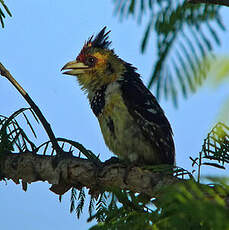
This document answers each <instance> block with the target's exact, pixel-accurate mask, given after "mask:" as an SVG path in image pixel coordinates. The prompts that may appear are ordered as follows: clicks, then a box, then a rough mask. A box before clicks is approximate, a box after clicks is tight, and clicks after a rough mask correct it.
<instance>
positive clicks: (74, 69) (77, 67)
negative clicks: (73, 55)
mask: <svg viewBox="0 0 229 230" xmlns="http://www.w3.org/2000/svg"><path fill="white" fill-rule="evenodd" d="M88 68H89V66H87V65H85V64H83V63H82V62H77V61H71V62H68V63H67V64H66V65H64V67H63V68H62V69H61V71H62V70H69V71H65V72H63V74H67V75H78V74H82V73H85V70H86V69H88Z"/></svg>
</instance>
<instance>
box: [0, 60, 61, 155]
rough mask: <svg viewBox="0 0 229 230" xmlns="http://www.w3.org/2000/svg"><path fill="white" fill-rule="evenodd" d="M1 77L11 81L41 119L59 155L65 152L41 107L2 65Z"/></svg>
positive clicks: (0, 66)
mask: <svg viewBox="0 0 229 230" xmlns="http://www.w3.org/2000/svg"><path fill="white" fill-rule="evenodd" d="M0 75H2V76H4V77H6V78H7V80H9V81H10V82H11V83H12V85H13V86H14V87H15V88H16V89H17V90H18V92H19V93H20V94H21V95H22V96H23V97H24V99H25V100H26V101H27V103H28V104H29V105H30V106H31V108H32V109H33V111H34V113H35V114H36V115H37V117H38V118H39V120H40V122H41V124H42V125H43V127H44V129H45V131H46V133H47V135H48V137H49V139H50V141H51V142H52V145H53V148H54V149H55V150H56V152H57V154H61V153H62V152H63V150H62V149H61V148H60V146H59V144H58V142H57V140H56V137H55V135H54V133H53V131H52V129H51V125H50V124H49V123H48V121H47V120H46V118H45V117H44V115H43V114H42V112H41V110H40V109H39V107H38V106H37V105H36V104H35V102H34V101H33V100H32V98H31V97H30V96H29V94H28V93H27V92H26V91H25V90H24V89H23V88H22V86H21V85H20V84H19V83H18V82H17V81H16V80H15V79H14V77H13V76H12V75H11V74H10V72H9V71H8V70H7V69H6V68H5V67H4V66H3V65H2V63H0Z"/></svg>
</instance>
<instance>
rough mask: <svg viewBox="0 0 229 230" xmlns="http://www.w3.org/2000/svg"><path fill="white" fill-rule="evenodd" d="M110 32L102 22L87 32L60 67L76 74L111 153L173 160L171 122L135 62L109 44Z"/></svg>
mask: <svg viewBox="0 0 229 230" xmlns="http://www.w3.org/2000/svg"><path fill="white" fill-rule="evenodd" d="M109 33H110V31H108V32H106V27H104V28H103V29H102V30H101V31H100V32H99V33H98V34H97V35H96V36H95V37H94V36H92V37H90V38H89V40H88V41H87V42H86V43H85V44H84V46H83V48H82V50H81V51H80V53H79V55H78V56H77V58H76V60H74V61H71V62H68V63H67V64H66V65H65V66H64V67H63V68H62V70H67V71H65V72H63V73H64V74H68V75H74V76H77V80H78V82H79V85H80V86H81V88H82V90H83V91H85V92H86V94H87V97H88V99H89V103H90V106H91V109H92V111H93V113H94V114H95V116H96V117H97V119H98V121H99V125H100V128H101V131H102V134H103V138H104V140H105V143H106V145H107V146H108V148H109V149H110V150H111V151H112V152H113V153H114V154H116V155H118V157H119V158H120V159H122V160H124V161H127V162H130V163H133V164H140V165H155V164H170V165H173V164H174V161H175V149H174V142H173V137H172V129H171V126H170V124H169V122H168V120H167V118H166V116H165V114H164V112H163V110H162V108H161V107H160V105H159V104H158V102H157V100H156V98H155V97H154V96H153V95H152V93H151V92H150V91H149V90H148V89H147V88H146V87H145V85H144V84H143V82H142V80H141V78H140V75H139V74H138V73H137V72H136V68H135V67H133V66H132V65H131V64H129V63H127V62H125V61H124V60H122V59H121V58H119V57H118V56H117V55H116V54H115V53H114V50H113V49H110V44H111V42H110V41H108V34H109Z"/></svg>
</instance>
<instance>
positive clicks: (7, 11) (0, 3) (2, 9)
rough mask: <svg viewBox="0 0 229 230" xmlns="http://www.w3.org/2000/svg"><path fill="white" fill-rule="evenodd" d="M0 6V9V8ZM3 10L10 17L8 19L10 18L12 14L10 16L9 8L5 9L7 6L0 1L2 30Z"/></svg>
mask: <svg viewBox="0 0 229 230" xmlns="http://www.w3.org/2000/svg"><path fill="white" fill-rule="evenodd" d="M1 5H2V8H1ZM4 10H5V11H6V13H7V14H8V15H9V16H10V17H12V14H11V12H10V10H9V8H8V7H7V5H6V4H5V3H4V1H3V0H0V23H1V25H2V28H4V21H3V20H4V19H5V17H6V16H5V13H4Z"/></svg>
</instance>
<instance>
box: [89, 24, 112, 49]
mask: <svg viewBox="0 0 229 230" xmlns="http://www.w3.org/2000/svg"><path fill="white" fill-rule="evenodd" d="M106 28H107V27H106V26H105V27H103V29H102V30H101V31H100V32H99V33H98V34H97V35H96V36H95V38H94V36H93V35H92V36H91V37H90V38H89V40H88V41H87V43H86V46H92V47H95V48H102V49H107V48H108V47H109V45H110V44H111V42H110V41H108V38H109V37H108V34H109V33H110V32H111V31H110V30H109V31H108V32H106V33H105V30H106ZM93 38H94V39H93Z"/></svg>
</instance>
